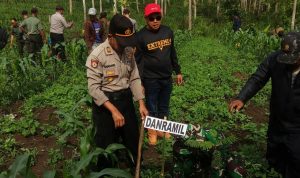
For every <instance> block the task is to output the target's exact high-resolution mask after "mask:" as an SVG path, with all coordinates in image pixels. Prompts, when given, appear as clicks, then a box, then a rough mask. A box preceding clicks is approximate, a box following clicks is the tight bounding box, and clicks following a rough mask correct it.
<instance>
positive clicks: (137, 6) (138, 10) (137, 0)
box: [135, 0, 140, 13]
mask: <svg viewBox="0 0 300 178" xmlns="http://www.w3.org/2000/svg"><path fill="white" fill-rule="evenodd" d="M135 2H136V11H137V12H138V13H139V12H140V9H139V0H136V1H135Z"/></svg>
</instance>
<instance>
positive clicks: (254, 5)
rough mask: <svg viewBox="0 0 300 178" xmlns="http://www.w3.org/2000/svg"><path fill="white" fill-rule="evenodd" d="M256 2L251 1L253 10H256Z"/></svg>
mask: <svg viewBox="0 0 300 178" xmlns="http://www.w3.org/2000/svg"><path fill="white" fill-rule="evenodd" d="M256 3H257V0H254V2H253V12H255V11H256Z"/></svg>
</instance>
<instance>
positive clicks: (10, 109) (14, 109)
mask: <svg viewBox="0 0 300 178" xmlns="http://www.w3.org/2000/svg"><path fill="white" fill-rule="evenodd" d="M22 105H23V101H20V100H19V101H16V102H15V103H13V104H11V105H9V106H6V107H3V108H0V116H3V115H6V114H14V115H16V119H19V118H20V117H21V114H20V112H19V111H20V109H21V107H22Z"/></svg>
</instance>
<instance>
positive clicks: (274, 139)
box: [229, 32, 300, 178]
mask: <svg viewBox="0 0 300 178" xmlns="http://www.w3.org/2000/svg"><path fill="white" fill-rule="evenodd" d="M299 72H300V33H298V32H289V33H288V34H286V35H285V36H284V37H283V40H282V42H281V50H280V51H277V52H274V53H272V54H270V55H269V56H268V57H267V59H265V60H264V61H263V62H262V63H261V64H260V65H259V67H258V68H257V70H256V72H255V73H254V74H253V75H252V76H251V77H250V79H249V80H248V81H247V83H246V85H245V86H244V87H243V88H242V90H241V92H240V93H239V95H238V96H237V98H236V99H235V100H234V101H232V102H231V103H230V105H229V109H230V111H231V112H234V111H239V110H240V109H242V108H243V106H244V104H245V103H246V102H247V101H248V100H249V99H251V98H252V97H253V96H254V95H255V94H256V93H257V92H258V91H259V90H260V89H261V88H263V87H264V86H265V84H266V83H267V82H268V81H269V79H271V81H272V93H271V101H270V119H269V127H268V132H267V136H268V138H267V155H266V157H267V160H268V162H269V165H270V166H271V167H273V168H274V169H275V170H276V171H277V172H279V173H280V174H282V176H283V177H284V178H297V177H299V176H300V74H299Z"/></svg>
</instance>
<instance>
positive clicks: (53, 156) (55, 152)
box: [48, 148, 64, 167]
mask: <svg viewBox="0 0 300 178" xmlns="http://www.w3.org/2000/svg"><path fill="white" fill-rule="evenodd" d="M48 155H49V159H48V164H49V165H50V166H52V167H55V165H56V164H57V163H58V161H61V160H63V158H64V156H63V154H62V152H61V150H60V149H53V148H51V149H50V150H49V151H48Z"/></svg>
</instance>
